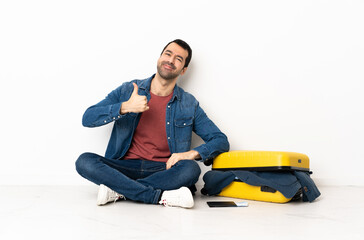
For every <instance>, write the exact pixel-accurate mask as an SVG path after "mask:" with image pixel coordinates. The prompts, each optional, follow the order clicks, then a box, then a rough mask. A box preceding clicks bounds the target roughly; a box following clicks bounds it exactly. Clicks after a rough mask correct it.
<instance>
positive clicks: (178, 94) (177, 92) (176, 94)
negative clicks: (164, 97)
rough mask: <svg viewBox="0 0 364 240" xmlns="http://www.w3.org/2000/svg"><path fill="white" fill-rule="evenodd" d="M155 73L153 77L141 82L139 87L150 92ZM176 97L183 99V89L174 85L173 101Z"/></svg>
mask: <svg viewBox="0 0 364 240" xmlns="http://www.w3.org/2000/svg"><path fill="white" fill-rule="evenodd" d="M154 76H155V74H153V75H152V76H151V77H149V78H147V79H145V80H144V81H142V82H141V84H140V86H139V88H141V89H144V90H145V91H146V92H148V93H150V85H151V83H152V79H153V78H154ZM175 98H177V100H181V89H180V87H178V86H177V84H176V86H174V89H173V96H172V99H171V101H173V100H174V99H175Z"/></svg>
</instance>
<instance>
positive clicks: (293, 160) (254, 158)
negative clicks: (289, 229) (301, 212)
mask: <svg viewBox="0 0 364 240" xmlns="http://www.w3.org/2000/svg"><path fill="white" fill-rule="evenodd" d="M212 170H220V171H230V170H248V171H309V158H308V156H307V155H305V154H301V153H294V152H275V151H231V152H226V153H222V154H220V155H219V156H217V157H216V158H215V159H214V161H213V164H212ZM297 194H298V195H300V194H299V193H297ZM219 195H220V196H224V197H233V198H242V199H248V200H256V201H264V202H274V203H286V202H289V201H291V200H292V198H286V197H285V196H283V194H282V193H280V192H279V191H277V190H275V189H272V188H269V187H265V186H252V185H249V184H246V183H244V182H241V181H238V180H236V181H233V182H232V183H231V184H230V185H228V186H227V187H225V188H224V189H223V190H222V191H221V192H220V194H219ZM295 197H296V196H295Z"/></svg>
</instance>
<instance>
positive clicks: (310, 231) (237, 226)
mask: <svg viewBox="0 0 364 240" xmlns="http://www.w3.org/2000/svg"><path fill="white" fill-rule="evenodd" d="M319 189H320V191H321V193H322V196H321V197H320V198H319V199H318V200H316V201H315V202H314V203H303V202H298V203H286V204H274V203H264V202H256V201H248V202H249V207H242V208H217V209H213V208H209V207H208V206H207V205H206V201H207V200H216V199H217V200H235V201H241V200H239V199H229V198H222V197H205V196H201V195H200V193H197V195H196V196H195V207H194V208H193V209H180V208H168V207H163V206H156V205H146V204H140V203H134V202H130V201H119V202H116V203H111V204H108V205H106V206H102V207H98V206H96V204H95V202H96V194H97V186H93V185H90V186H0V192H1V195H0V196H1V197H0V239H4V240H5V239H6V240H8V239H88V240H92V239H98V240H104V239H171V240H172V239H173V240H175V239H350V240H351V239H364V223H363V220H362V219H363V218H364V187H319Z"/></svg>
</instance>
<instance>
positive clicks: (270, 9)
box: [0, 0, 364, 185]
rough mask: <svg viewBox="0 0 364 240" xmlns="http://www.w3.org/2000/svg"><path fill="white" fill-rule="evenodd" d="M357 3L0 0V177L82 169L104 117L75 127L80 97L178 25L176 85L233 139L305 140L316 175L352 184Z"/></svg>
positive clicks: (357, 140)
mask: <svg viewBox="0 0 364 240" xmlns="http://www.w3.org/2000/svg"><path fill="white" fill-rule="evenodd" d="M363 12H364V2H363V1H359V0H358V1H344V0H343V1H332V0H327V1H322V0H319V1H318V0H314V1H291V0H287V1H270V0H264V1H241V0H239V1H232V0H225V1H211V0H205V1H196V0H185V1H164V0H153V1H148V0H143V1H90V0H87V1H86V0H85V1H81V0H71V1H65V0H63V1H46V0H45V1H39V0H35V1H16V0H15V1H1V3H0V79H1V86H0V91H1V92H0V104H1V108H0V111H1V118H0V119H1V124H0V136H1V143H0V149H1V160H0V161H1V162H0V163H1V165H0V184H84V183H86V180H84V179H82V178H81V177H79V176H78V175H77V173H76V171H75V170H74V161H75V160H76V159H77V157H78V156H79V154H81V153H82V152H85V151H91V152H96V153H99V154H103V153H104V151H105V148H106V144H107V141H108V137H109V134H110V131H111V126H105V127H100V128H94V129H87V128H83V127H82V125H81V117H82V114H83V112H84V110H85V109H86V108H87V107H88V106H90V105H92V104H94V103H96V102H98V101H100V100H101V99H103V98H104V97H105V96H106V94H107V93H109V92H110V91H111V90H113V89H114V88H116V87H117V86H119V85H120V84H121V83H123V82H125V81H129V80H132V79H135V78H138V79H143V78H146V77H149V76H150V75H152V74H153V73H154V72H155V71H156V61H157V59H158V57H159V54H160V52H161V50H162V48H163V47H164V45H165V44H166V43H167V42H169V41H171V40H173V39H175V38H182V39H184V40H185V41H187V42H188V43H189V44H190V45H191V47H192V48H193V50H194V53H193V59H192V63H191V66H190V69H189V72H188V74H186V75H185V76H184V77H183V78H182V79H181V81H180V85H181V86H182V87H183V88H185V90H187V91H189V92H191V93H193V94H194V95H195V96H196V97H197V98H198V99H199V101H200V104H201V105H202V107H203V108H204V109H205V111H206V112H207V113H208V115H209V116H210V118H212V119H213V120H214V121H215V123H216V124H217V125H218V126H219V127H220V128H221V130H222V131H223V132H225V133H226V134H227V135H228V137H229V140H230V143H231V149H232V150H240V149H241V150H277V151H294V152H301V153H305V154H307V155H308V156H309V157H310V160H311V169H312V170H313V171H314V175H313V177H314V179H316V180H317V181H319V182H320V183H321V184H351V185H360V184H361V185H363V184H364V175H363V174H362V171H363V168H364V156H363V150H362V146H363V137H364V127H363V121H364V110H363V102H364V96H363V90H364V88H363V85H364V84H363V80H364V73H363V67H364V47H363V43H364V31H363V29H364V26H363V25H364V14H363ZM198 143H199V140H198V139H196V140H195V144H198ZM202 167H203V166H202ZM206 169H207V168H204V170H206Z"/></svg>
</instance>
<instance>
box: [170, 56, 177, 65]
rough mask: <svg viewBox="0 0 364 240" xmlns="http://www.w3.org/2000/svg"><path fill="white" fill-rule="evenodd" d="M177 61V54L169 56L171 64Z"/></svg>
mask: <svg viewBox="0 0 364 240" xmlns="http://www.w3.org/2000/svg"><path fill="white" fill-rule="evenodd" d="M175 61H176V57H175V56H170V57H169V58H168V63H170V64H173V65H174V63H175Z"/></svg>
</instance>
